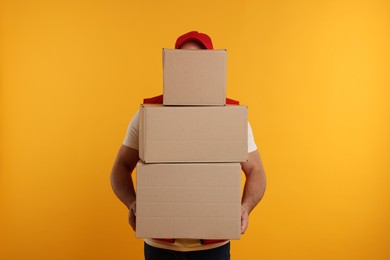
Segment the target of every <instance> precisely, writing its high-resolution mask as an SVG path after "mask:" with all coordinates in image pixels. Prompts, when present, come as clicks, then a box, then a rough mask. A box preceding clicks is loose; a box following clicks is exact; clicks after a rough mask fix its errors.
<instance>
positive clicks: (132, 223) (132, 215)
mask: <svg viewBox="0 0 390 260" xmlns="http://www.w3.org/2000/svg"><path fill="white" fill-rule="evenodd" d="M136 215H137V214H136V204H135V202H134V203H133V204H131V206H130V207H129V224H130V226H131V227H132V229H133V230H134V231H135V230H136V226H135V223H136V222H135V219H136Z"/></svg>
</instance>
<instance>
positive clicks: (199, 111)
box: [139, 105, 248, 163]
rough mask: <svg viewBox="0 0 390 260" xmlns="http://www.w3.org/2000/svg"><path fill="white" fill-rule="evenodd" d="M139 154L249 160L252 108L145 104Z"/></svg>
mask: <svg viewBox="0 0 390 260" xmlns="http://www.w3.org/2000/svg"><path fill="white" fill-rule="evenodd" d="M139 156H140V158H141V160H142V161H144V162H145V163H165V162H242V161H245V160H247V156H248V108H247V107H246V106H214V107H177V106H162V105H142V106H141V108H140V128H139Z"/></svg>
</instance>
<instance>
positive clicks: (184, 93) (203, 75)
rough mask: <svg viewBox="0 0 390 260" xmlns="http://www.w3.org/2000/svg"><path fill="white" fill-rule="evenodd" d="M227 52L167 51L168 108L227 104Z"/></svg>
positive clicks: (165, 74)
mask: <svg viewBox="0 0 390 260" xmlns="http://www.w3.org/2000/svg"><path fill="white" fill-rule="evenodd" d="M226 59H227V53H226V50H171V49H163V85H164V101H163V102H164V105H225V103H226Z"/></svg>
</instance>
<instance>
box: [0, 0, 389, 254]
mask: <svg viewBox="0 0 390 260" xmlns="http://www.w3.org/2000/svg"><path fill="white" fill-rule="evenodd" d="M389 25H390V2H389V1H379V0H356V1H352V0H351V1H348V0H338V1H333V0H330V1H305V0H297V1H287V0H286V1H263V0H253V1H250V0H246V1H245V0H242V1H212V0H207V1H206V0H199V1H192V2H185V1H169V0H167V1H131V0H130V1H120V0H110V1H108V0H94V1H92V0H79V1H72V0H70V1H68V0H57V1H43V0H35V1H34V0H33V1H27V0H26V1H23V0H13V1H12V0H2V1H0V73H1V74H0V120H1V121H0V258H1V259H6V260H13V259H30V260H35V259H37V260H38V259H39V260H44V259H64V260H65V259H66V260H69V259H72V260H78V259H142V257H143V241H142V240H141V239H136V238H135V234H134V232H133V231H132V230H131V228H130V226H129V225H128V224H127V210H126V208H125V207H124V206H123V205H122V204H121V203H120V202H119V200H117V198H116V197H115V196H114V194H113V192H112V190H111V186H110V182H109V175H110V171H111V167H112V164H113V162H114V158H115V156H116V153H117V151H118V149H119V147H120V145H121V143H122V141H123V138H124V135H125V133H126V128H127V125H128V123H129V121H130V119H131V118H132V116H133V114H134V113H135V112H136V111H137V109H138V107H139V104H140V103H141V102H142V99H143V98H145V97H151V96H155V95H159V94H161V93H162V51H161V50H162V48H173V46H174V43H175V40H176V38H177V36H179V35H181V34H183V33H186V32H188V31H190V30H198V31H201V32H206V33H208V34H209V35H210V36H211V37H212V39H213V41H214V45H215V48H226V49H227V51H228V79H227V80H228V81H227V82H228V84H227V94H228V97H230V98H233V99H238V100H240V101H241V104H243V105H247V106H248V107H249V119H250V122H251V125H252V128H253V132H254V135H255V140H256V143H257V145H258V147H259V150H260V152H261V154H262V158H263V162H264V165H265V169H266V172H267V178H268V187H267V191H266V194H265V197H264V199H263V201H262V202H261V203H260V205H259V206H258V207H257V208H256V209H255V210H254V211H253V213H252V214H251V215H250V222H249V228H248V231H247V232H246V234H245V235H244V236H242V239H241V240H240V241H233V242H232V250H231V252H232V259H235V260H237V259H255V260H256V259H266V260H273V259H281V260H284V259H294V260H295V259H297V260H298V259H299V260H303V259H308V260H309V259H310V260H311V259H317V260H321V259H332V260H337V259H340V260H344V259H354V260H357V259H389V258H390V249H389V244H388V243H389V241H390V221H389V220H390V219H389V217H390V208H389V205H390V192H389V189H388V187H389V181H390V174H389V173H390V160H389V153H390V140H389V133H390V105H389V104H390V103H389V98H390V93H389V92H390V91H389V86H390V73H389V71H390V70H389V68H390V50H389V46H390V26H389Z"/></svg>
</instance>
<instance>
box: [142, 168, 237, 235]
mask: <svg viewBox="0 0 390 260" xmlns="http://www.w3.org/2000/svg"><path fill="white" fill-rule="evenodd" d="M240 201H241V166H240V164H239V163H214V164H202V163H193V164H191V163H185V164H144V163H142V162H139V163H138V164H137V204H136V205H137V220H136V221H137V223H136V226H137V229H136V230H137V231H136V236H137V237H139V238H196V239H239V238H240V224H241V206H240V205H241V203H240Z"/></svg>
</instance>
